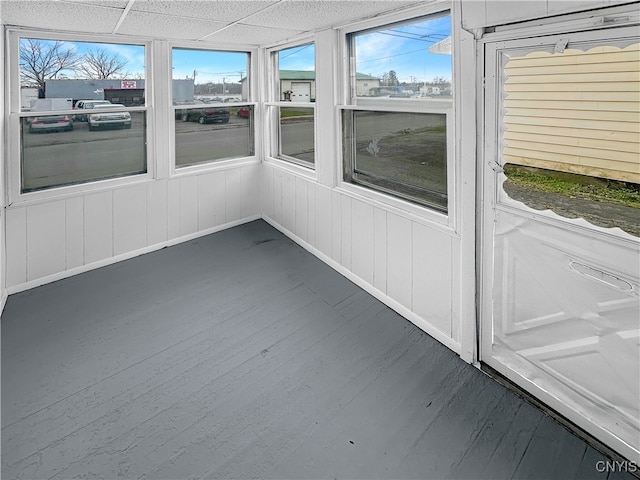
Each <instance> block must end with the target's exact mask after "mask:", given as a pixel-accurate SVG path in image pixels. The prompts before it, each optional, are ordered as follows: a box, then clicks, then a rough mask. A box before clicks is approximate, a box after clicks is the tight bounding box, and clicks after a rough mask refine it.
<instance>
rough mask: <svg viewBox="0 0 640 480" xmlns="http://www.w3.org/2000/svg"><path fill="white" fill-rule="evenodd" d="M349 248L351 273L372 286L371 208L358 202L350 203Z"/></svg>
mask: <svg viewBox="0 0 640 480" xmlns="http://www.w3.org/2000/svg"><path fill="white" fill-rule="evenodd" d="M351 246H352V248H351V271H352V272H353V273H354V274H355V275H357V276H358V277H360V278H361V279H363V280H364V281H366V282H367V283H368V284H370V285H373V268H374V267H373V265H374V257H375V251H374V225H373V206H371V205H369V204H368V203H364V202H361V201H359V200H352V201H351Z"/></svg>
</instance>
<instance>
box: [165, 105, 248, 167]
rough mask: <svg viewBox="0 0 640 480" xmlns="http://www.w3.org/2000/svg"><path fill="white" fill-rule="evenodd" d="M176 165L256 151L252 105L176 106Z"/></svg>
mask: <svg viewBox="0 0 640 480" xmlns="http://www.w3.org/2000/svg"><path fill="white" fill-rule="evenodd" d="M175 117H176V120H175V121H176V130H175V131H176V167H185V166H188V165H195V164H199V163H208V162H212V161H214V160H221V159H229V158H238V157H247V156H251V155H253V154H254V141H253V106H251V105H242V106H229V107H227V106H219V107H208V108H177V109H176V111H175Z"/></svg>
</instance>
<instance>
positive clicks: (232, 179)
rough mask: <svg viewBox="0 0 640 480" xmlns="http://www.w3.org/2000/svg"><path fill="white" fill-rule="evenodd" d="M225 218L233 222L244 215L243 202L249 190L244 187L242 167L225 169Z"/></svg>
mask: <svg viewBox="0 0 640 480" xmlns="http://www.w3.org/2000/svg"><path fill="white" fill-rule="evenodd" d="M224 173H225V189H224V190H223V191H224V192H225V198H226V203H225V220H226V221H227V222H233V221H236V220H240V218H241V217H242V203H243V202H244V200H245V198H244V197H245V196H246V195H247V192H246V191H245V190H244V189H243V180H244V179H243V176H242V170H241V169H235V168H234V169H232V170H225V172H224Z"/></svg>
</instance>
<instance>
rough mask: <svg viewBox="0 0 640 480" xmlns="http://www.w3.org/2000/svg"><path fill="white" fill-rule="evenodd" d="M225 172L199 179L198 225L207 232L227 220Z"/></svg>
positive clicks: (214, 173) (201, 176)
mask: <svg viewBox="0 0 640 480" xmlns="http://www.w3.org/2000/svg"><path fill="white" fill-rule="evenodd" d="M225 180H226V178H225V172H224V171H218V172H212V173H207V174H205V175H200V176H199V177H198V192H199V193H200V195H199V196H198V224H199V226H200V228H201V229H203V230H206V229H208V228H213V227H215V226H217V225H222V224H223V223H224V222H225V218H226V213H225V211H226V201H225V195H224V194H225V185H226V182H225Z"/></svg>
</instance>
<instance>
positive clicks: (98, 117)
mask: <svg viewBox="0 0 640 480" xmlns="http://www.w3.org/2000/svg"><path fill="white" fill-rule="evenodd" d="M88 120H89V121H88V122H77V121H74V119H73V118H72V116H71V115H43V116H38V117H27V118H22V119H21V122H22V124H21V126H22V129H21V130H22V132H21V133H22V192H30V191H34V190H41V189H46V188H52V187H58V186H63V185H72V184H76V183H85V182H90V181H94V180H101V179H106V178H113V177H120V176H125V175H134V174H139V173H146V171H147V153H146V112H122V111H117V112H111V111H106V112H105V113H96V114H92V115H90V116H89V118H88Z"/></svg>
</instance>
